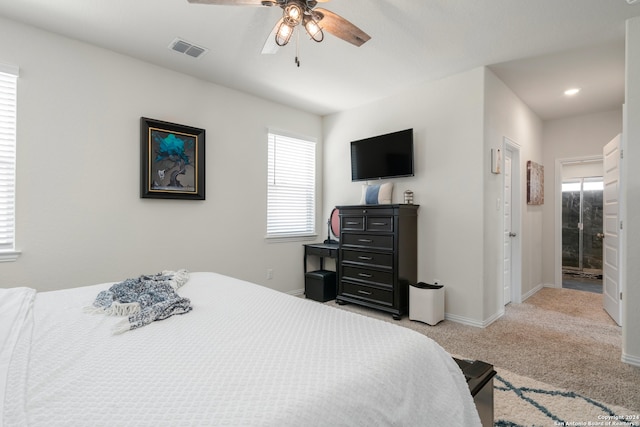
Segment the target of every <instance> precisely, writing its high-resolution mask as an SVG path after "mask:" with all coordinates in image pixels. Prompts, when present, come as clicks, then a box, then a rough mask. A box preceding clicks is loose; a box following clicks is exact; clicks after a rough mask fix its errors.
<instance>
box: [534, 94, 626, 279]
mask: <svg viewBox="0 0 640 427" xmlns="http://www.w3.org/2000/svg"><path fill="white" fill-rule="evenodd" d="M620 132H622V106H621V108H620V109H616V110H612V111H605V112H601V113H594V114H587V115H583V116H577V117H569V118H564V119H558V120H548V121H545V122H544V130H543V150H544V182H545V198H544V206H543V221H542V222H543V224H544V225H543V231H542V236H543V238H542V245H543V250H542V254H543V259H542V274H543V281H544V283H545V285H548V286H557V287H561V286H562V283H556V277H555V276H556V273H557V272H556V261H559V258H560V257H561V254H560V253H558V248H557V241H556V239H557V237H558V236H556V201H557V198H558V194H559V192H560V191H561V189H560V188H557V185H556V163H557V161H559V160H561V159H575V158H589V157H598V156H600V157H602V148H603V147H604V146H605V144H607V143H608V142H609V141H611V140H612V139H613V138H614V137H615V136H616V135H618V134H619V133H620Z"/></svg>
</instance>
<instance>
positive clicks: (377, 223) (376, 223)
mask: <svg viewBox="0 0 640 427" xmlns="http://www.w3.org/2000/svg"><path fill="white" fill-rule="evenodd" d="M371 225H387V223H386V222H372V223H371Z"/></svg>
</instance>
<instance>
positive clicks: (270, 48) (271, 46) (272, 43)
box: [262, 18, 284, 54]
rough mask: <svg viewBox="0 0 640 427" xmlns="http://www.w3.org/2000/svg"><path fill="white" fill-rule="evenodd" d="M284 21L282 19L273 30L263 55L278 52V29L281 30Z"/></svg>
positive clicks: (265, 44) (264, 47) (263, 49)
mask: <svg viewBox="0 0 640 427" xmlns="http://www.w3.org/2000/svg"><path fill="white" fill-rule="evenodd" d="M283 20H284V19H283V18H280V20H279V21H278V22H276V25H275V26H274V27H273V30H271V33H270V34H269V37H267V40H266V41H265V42H264V46H263V48H262V54H273V53H277V52H278V49H279V48H280V46H278V44H277V43H276V33H277V32H278V28H280V24H281V23H282V21H283Z"/></svg>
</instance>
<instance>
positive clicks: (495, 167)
mask: <svg viewBox="0 0 640 427" xmlns="http://www.w3.org/2000/svg"><path fill="white" fill-rule="evenodd" d="M500 165H502V150H500V149H499V148H492V149H491V173H495V174H499V173H500Z"/></svg>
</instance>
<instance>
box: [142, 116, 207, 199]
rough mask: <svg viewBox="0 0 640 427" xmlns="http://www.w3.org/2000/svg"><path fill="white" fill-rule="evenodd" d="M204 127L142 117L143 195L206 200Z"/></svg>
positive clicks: (155, 197)
mask: <svg viewBox="0 0 640 427" xmlns="http://www.w3.org/2000/svg"><path fill="white" fill-rule="evenodd" d="M204 155H205V130H204V129H200V128H196V127H192V126H185V125H180V124H176V123H169V122H164V121H161V120H155V119H150V118H147V117H141V118H140V161H141V164H140V171H141V177H140V178H141V179H140V198H153V199H183V200H205V158H204Z"/></svg>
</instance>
